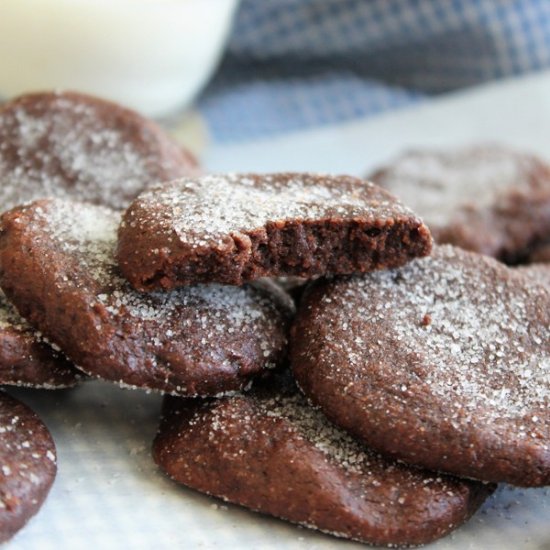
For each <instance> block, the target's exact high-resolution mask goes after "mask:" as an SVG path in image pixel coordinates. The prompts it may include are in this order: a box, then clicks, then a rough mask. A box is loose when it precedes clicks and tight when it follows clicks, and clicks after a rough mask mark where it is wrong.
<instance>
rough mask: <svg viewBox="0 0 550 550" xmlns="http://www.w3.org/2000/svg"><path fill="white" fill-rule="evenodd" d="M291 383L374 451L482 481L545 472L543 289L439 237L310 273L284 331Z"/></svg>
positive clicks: (548, 410)
mask: <svg viewBox="0 0 550 550" xmlns="http://www.w3.org/2000/svg"><path fill="white" fill-rule="evenodd" d="M291 361H292V366H293V370H294V373H295V376H296V378H297V381H298V384H299V385H300V387H301V388H302V389H303V391H304V392H305V393H306V395H308V396H309V397H310V398H311V399H312V400H313V401H314V402H315V403H316V404H318V405H319V406H320V407H321V408H322V409H323V411H324V412H325V413H326V414H327V416H328V417H329V418H330V419H331V420H332V421H333V422H334V423H336V424H338V425H339V426H341V427H343V428H345V429H347V430H348V431H349V432H350V433H352V434H355V435H356V436H358V437H360V438H362V439H363V440H364V441H365V442H366V443H367V444H369V445H370V446H372V447H373V448H375V449H377V450H378V451H380V452H383V453H385V454H388V455H390V456H393V457H395V458H399V459H402V460H404V461H406V462H409V463H411V464H417V465H419V466H423V467H425V468H429V469H433V470H439V471H446V472H450V473H454V474H456V475H461V476H466V477H472V478H476V479H481V480H485V481H506V482H508V483H512V484H515V485H524V486H541V485H547V484H549V483H550V293H548V292H547V291H546V290H545V289H544V288H543V287H542V286H540V285H536V284H532V283H531V282H530V281H528V280H527V279H526V278H525V277H523V276H521V274H520V273H519V272H516V271H515V270H514V269H511V268H508V267H506V266H504V265H503V264H500V263H499V262H497V261H496V260H494V259H492V258H488V257H486V256H481V255H478V254H474V253H471V252H466V251H464V250H461V249H459V248H454V247H452V246H439V247H436V248H435V249H434V252H433V255H432V256H431V257H429V258H425V259H421V260H415V261H414V262H411V263H410V264H409V265H407V266H405V267H403V268H401V269H396V270H392V271H384V272H377V273H374V274H368V275H363V276H356V277H348V278H340V279H334V280H331V281H320V282H318V283H317V284H316V285H315V286H314V287H313V288H312V289H311V290H310V292H309V293H308V294H307V295H306V296H304V297H303V299H302V301H301V305H300V308H299V311H298V315H297V318H296V322H295V325H294V326H293V329H292V333H291Z"/></svg>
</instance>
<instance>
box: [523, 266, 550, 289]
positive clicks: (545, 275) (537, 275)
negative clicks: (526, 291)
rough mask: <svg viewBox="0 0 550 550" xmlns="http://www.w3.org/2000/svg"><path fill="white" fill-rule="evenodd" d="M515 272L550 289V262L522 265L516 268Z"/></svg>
mask: <svg viewBox="0 0 550 550" xmlns="http://www.w3.org/2000/svg"><path fill="white" fill-rule="evenodd" d="M516 272H517V273H519V274H520V275H521V276H522V277H525V278H527V279H528V280H530V281H532V282H533V283H536V284H539V285H542V286H543V287H545V288H546V289H548V290H549V291H550V264H547V263H534V264H529V265H522V266H519V267H517V268H516Z"/></svg>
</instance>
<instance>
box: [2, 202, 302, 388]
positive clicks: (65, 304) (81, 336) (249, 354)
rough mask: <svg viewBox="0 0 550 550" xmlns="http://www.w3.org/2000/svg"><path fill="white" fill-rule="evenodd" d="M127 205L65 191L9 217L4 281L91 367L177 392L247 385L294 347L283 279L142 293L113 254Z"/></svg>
mask: <svg viewBox="0 0 550 550" xmlns="http://www.w3.org/2000/svg"><path fill="white" fill-rule="evenodd" d="M119 223H120V215H119V214H118V213H116V212H115V211H113V210H109V209H107V208H102V207H98V206H93V205H89V204H84V203H74V202H71V201H64V200H59V199H51V200H43V201H37V202H35V203H32V204H31V205H28V206H24V207H19V208H16V209H14V210H11V211H10V212H8V213H6V214H4V215H3V217H2V226H1V231H0V284H1V286H2V288H3V289H4V291H5V292H6V295H7V296H8V297H9V298H10V299H11V300H12V301H13V303H14V304H15V305H16V307H17V308H18V310H19V311H20V312H21V314H22V315H24V316H25V317H26V318H28V319H29V320H30V322H31V323H32V324H33V325H34V326H36V327H38V328H39V329H40V330H41V331H42V332H43V333H44V335H46V337H47V338H48V339H50V340H51V341H52V342H55V343H56V344H57V345H59V346H60V347H61V349H63V351H64V352H66V354H67V355H68V356H69V357H70V358H71V359H72V360H73V361H74V362H75V363H76V364H77V365H78V366H79V368H82V369H83V370H84V371H85V372H87V373H89V374H92V375H94V376H98V377H100V378H104V379H106V380H112V381H115V382H119V383H121V384H124V385H130V386H137V387H143V388H150V389H156V390H161V391H164V392H167V393H173V394H178V395H213V394H218V393H220V392H225V391H231V390H238V389H242V388H243V387H245V386H246V385H247V384H248V383H249V381H250V379H251V378H252V377H253V376H255V375H257V374H259V373H261V372H262V371H263V370H264V369H265V368H269V367H273V366H276V365H277V364H279V363H281V362H282V361H283V359H284V357H285V355H286V342H287V338H286V334H287V326H288V322H289V318H290V315H291V313H292V310H293V306H292V303H291V300H290V298H289V297H288V296H287V295H286V294H285V293H284V292H283V291H282V290H281V289H279V288H277V287H275V286H274V285H273V286H272V287H269V288H268V287H266V286H263V287H260V286H254V287H252V286H248V287H243V288H237V287H226V286H220V285H204V286H196V287H189V288H186V289H183V290H181V291H174V292H160V293H151V294H147V295H144V294H140V293H139V292H136V291H134V290H133V289H132V288H131V287H130V285H129V284H128V283H127V282H126V281H125V280H124V279H123V278H122V277H121V276H120V274H119V271H118V268H117V267H116V263H115V259H114V248H115V244H116V230H117V227H118V224H119Z"/></svg>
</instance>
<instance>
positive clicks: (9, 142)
mask: <svg viewBox="0 0 550 550" xmlns="http://www.w3.org/2000/svg"><path fill="white" fill-rule="evenodd" d="M195 168H196V163H195V161H194V160H193V159H192V157H191V156H190V155H189V153H187V152H186V151H184V150H183V149H182V148H181V147H180V146H179V145H178V144H176V143H175V142H174V141H172V140H171V139H170V138H169V137H168V136H167V135H166V134H165V133H164V132H163V131H162V130H161V129H160V128H159V127H158V126H157V125H156V124H154V123H153V122H151V121H149V120H147V119H144V118H143V117H141V116H140V115H138V114H137V113H135V112H133V111H129V110H128V109H125V108H123V107H120V106H118V105H115V104H113V103H110V102H107V101H103V100H100V99H97V98H94V97H90V96H85V95H82V94H77V93H73V92H64V93H38V94H30V95H26V96H22V97H20V98H18V99H15V100H14V101H11V102H9V103H6V104H5V105H4V106H2V107H1V108H0V181H1V186H0V211H5V210H8V209H10V208H12V207H14V206H16V205H18V204H21V203H24V202H28V201H31V200H34V199H38V198H44V197H47V196H53V197H73V198H79V199H80V200H87V201H90V202H94V203H98V204H105V205H109V206H112V207H115V208H123V207H126V206H127V204H128V203H129V202H130V201H131V200H132V199H133V198H134V197H135V196H136V195H137V194H138V193H139V192H140V191H142V190H143V189H144V188H145V187H146V186H147V185H149V184H151V183H153V182H156V181H161V180H166V179H172V178H175V177H177V176H181V175H186V174H190V173H193V172H194V171H195ZM34 334H35V331H34V330H33V329H32V328H31V327H30V326H29V325H28V324H27V323H26V322H25V321H24V320H23V319H22V318H21V317H20V316H19V315H18V314H17V313H16V312H15V311H14V310H13V308H11V307H10V306H9V304H8V302H7V300H6V298H5V296H4V294H3V293H2V292H1V291H0V344H1V345H0V384H16V385H27V386H33V387H49V388H53V387H66V386H69V385H73V384H74V383H75V382H76V371H75V370H74V369H73V368H72V367H71V366H70V365H69V364H68V361H67V360H66V359H65V358H63V357H62V356H60V354H59V353H58V352H56V351H54V350H50V349H49V348H48V346H47V344H46V343H44V342H43V341H41V338H38V340H35V338H34Z"/></svg>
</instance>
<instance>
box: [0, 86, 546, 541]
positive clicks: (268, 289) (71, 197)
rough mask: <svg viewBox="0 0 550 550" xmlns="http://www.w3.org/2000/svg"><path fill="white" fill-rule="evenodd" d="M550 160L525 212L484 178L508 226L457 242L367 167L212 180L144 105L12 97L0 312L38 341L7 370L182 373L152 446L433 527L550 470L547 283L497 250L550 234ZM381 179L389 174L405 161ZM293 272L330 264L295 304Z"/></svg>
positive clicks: (394, 525) (341, 514)
mask: <svg viewBox="0 0 550 550" xmlns="http://www.w3.org/2000/svg"><path fill="white" fill-rule="evenodd" d="M483 155H489V156H490V153H486V152H484V153H483ZM483 155H482V156H483ZM513 155H514V154H513V153H512V154H511V155H509V156H506V155H505V156H506V158H507V159H509V158H511V159H512V160H511V162H512V163H515V162H518V163H519V162H520V161H519V160H518V158H520V159H521V162H523V160H524V157H522V156H517V157H514V156H513ZM468 158H469V157H468ZM506 162H508V160H507V161H506ZM537 163H539V161H536V162H535V161H533V164H530V163H527V165H528V166H529V167H530V168H532V177H531V175H530V176H529V177H528V178H526V181H528V182H529V183H528V186H532V188H533V189H534V188H536V189H537V191H540V193H539V194H538V195H537V196H536V198H534V199H533V196H532V194H530V192H531V191H532V190H533V189H532V188H531V187H528V186H527V187H528V190H529V192H528V191H525V197H523V195H521V193H520V192H518V194H517V195H515V197H516V199H515V202H514V201H512V202H513V203H514V206H517V207H518V208H517V210H518V212H519V211H521V212H523V213H525V216H524V219H521V220H520V215H519V214H517V213H510V212H509V211H508V210H507V209H505V208H503V207H502V204H501V203H498V204H496V203H492V202H491V201H492V200H493V199H492V198H490V197H492V196H493V195H495V194H496V195H497V196H498V197H501V196H504V195H506V194H507V193H509V194H510V193H511V194H512V195H513V193H512V192H511V191H509V189H508V187H512V186H513V182H512V183H508V184H506V185H508V187H506V185H504V184H502V183H501V180H502V178H501V176H500V175H498V177H496V181H497V184H495V189H497V188H498V189H497V190H496V191H494V190H492V189H486V188H484V190H483V191H484V197H485V195H487V197H489V196H490V197H489V198H487V197H485V199H486V200H485V199H484V201H485V202H484V203H483V208H487V209H489V208H490V209H491V216H492V217H493V218H494V220H495V222H494V224H493V225H492V226H491V229H494V234H489V233H488V230H487V229H486V228H485V227H483V228H482V229H480V228H481V227H482V225H481V222H479V224H478V225H477V226H475V227H476V229H475V230H472V231H471V232H470V233H469V236H470V237H471V236H472V235H475V234H479V238H480V239H481V241H482V242H483V243H484V246H483V247H480V248H479V249H478V251H477V252H472V251H471V249H472V248H473V247H472V246H467V245H465V244H464V243H463V242H458V241H456V242H455V241H453V240H451V239H445V238H444V237H443V236H442V235H444V234H445V233H444V231H443V230H440V228H441V226H442V225H443V224H438V225H436V224H435V223H434V227H437V230H436V232H435V236H436V238H437V240H438V243H445V242H452V243H453V244H452V245H449V244H437V245H433V243H432V236H431V233H430V230H429V229H428V227H427V226H426V225H425V223H424V222H423V221H422V220H421V219H420V218H419V217H418V216H417V215H415V214H414V213H413V212H412V211H411V210H409V208H407V207H406V206H404V205H403V204H402V203H401V202H399V200H397V199H396V198H395V197H394V196H393V195H391V194H390V193H389V192H388V191H386V190H384V189H382V188H381V187H378V186H377V185H375V184H373V183H370V182H368V181H366V180H362V179H358V178H353V177H349V176H337V177H336V176H322V175H313V174H302V173H281V174H269V175H258V174H230V175H203V176H200V175H198V173H197V166H196V165H195V164H194V163H193V161H192V159H191V157H190V156H189V154H187V153H186V152H184V151H182V150H181V148H180V147H179V146H177V145H176V144H174V143H173V142H171V140H170V139H169V138H168V137H166V136H165V135H164V134H162V131H161V130H160V129H159V128H158V127H156V126H154V125H152V124H151V123H150V122H149V121H144V120H143V119H141V118H140V117H138V115H136V114H135V113H130V112H129V111H126V110H125V109H122V108H120V107H118V106H115V105H112V104H106V103H104V102H100V101H99V100H97V99H94V98H89V97H85V96H80V95H77V94H41V95H34V96H27V97H25V98H22V99H20V100H17V101H15V102H13V103H11V104H9V105H8V106H6V107H4V109H3V110H2V111H0V178H2V181H3V182H7V191H2V192H1V193H2V195H0V196H2V197H3V199H2V204H3V205H4V206H6V207H13V208H12V209H11V210H9V211H8V212H6V213H5V214H4V215H3V216H2V221H1V226H0V285H1V287H2V289H3V291H4V292H5V295H6V297H7V298H6V299H5V305H4V306H3V307H4V309H5V311H6V314H5V315H4V318H5V319H6V320H5V321H3V322H2V325H0V328H2V330H3V331H4V332H5V333H6V334H7V333H10V334H11V333H17V334H20V335H24V337H25V338H26V340H25V341H26V342H27V343H28V345H27V347H23V346H22V345H21V347H20V348H17V347H16V348H15V352H14V353H19V355H20V357H19V358H18V357H17V356H13V357H15V358H16V359H17V358H18V359H19V363H20V364H21V365H22V367H21V368H20V369H19V370H20V371H21V373H19V374H17V376H14V377H13V378H12V379H11V382H14V383H18V384H23V383H24V384H25V385H35V386H36V385H41V386H48V387H51V386H55V385H65V386H66V385H69V384H71V383H75V382H76V380H77V379H78V377H80V376H86V375H87V376H89V377H96V378H101V379H104V380H109V381H112V382H115V383H117V384H119V385H121V386H123V387H132V388H140V389H145V390H154V391H160V392H163V393H164V394H167V395H166V397H165V402H164V408H163V415H162V420H161V424H160V428H159V432H158V434H157V437H156V439H155V442H154V444H153V455H154V459H155V461H156V462H157V464H158V465H159V466H160V468H161V469H163V470H164V471H165V472H166V473H167V474H168V475H169V476H171V477H172V478H173V479H175V480H176V481H178V482H181V483H183V484H185V485H187V486H189V487H192V488H194V489H197V490H199V491H202V492H205V493H208V494H211V495H214V496H216V497H219V498H222V499H225V500H227V501H230V502H235V503H238V504H241V505H244V506H247V507H249V508H251V509H252V510H257V511H260V512H264V513H267V514H271V515H274V516H276V517H280V518H283V519H287V520H289V521H292V522H294V523H299V524H302V525H305V526H308V527H312V528H316V529H319V530H321V531H324V532H327V533H331V534H334V535H337V536H341V537H345V538H350V539H354V540H358V541H363V542H367V543H370V544H381V545H417V544H423V543H427V542H430V541H432V540H435V539H437V538H439V537H441V536H443V535H445V534H447V533H449V532H450V531H452V530H453V529H454V528H456V527H457V526H459V525H460V524H462V523H463V522H464V521H466V520H467V519H468V518H469V517H470V516H471V515H472V514H473V513H474V512H475V511H476V509H477V508H478V507H479V506H480V505H481V503H482V502H483V501H484V499H485V498H486V497H487V496H488V495H490V494H491V492H492V491H493V490H494V487H495V483H498V482H507V483H512V484H516V485H520V486H542V485H548V484H550V422H549V420H550V418H549V416H550V415H549V410H550V407H549V405H550V339H549V336H550V317H549V316H550V307H549V306H550V292H549V291H548V288H549V287H548V284H547V283H546V282H545V281H546V280H545V279H544V277H545V275H540V273H538V272H537V274H535V271H534V270H533V268H521V269H518V268H511V267H508V266H506V265H504V264H503V263H501V262H500V261H499V260H497V259H494V258H490V257H488V256H487V255H482V254H480V253H479V252H481V253H484V254H493V255H494V256H498V258H499V259H500V260H503V259H504V260H507V261H511V260H514V261H516V260H518V259H519V258H524V257H527V256H528V254H530V253H531V250H534V249H535V248H536V247H538V243H539V242H540V243H543V242H544V239H545V238H546V237H547V236H548V235H550V170H548V169H547V168H546V167H545V166H544V165H543V164H542V163H539V164H537ZM428 164H429V163H428ZM434 172H437V170H434ZM487 172H491V170H487ZM426 173H428V171H427V172H426ZM491 173H492V172H491ZM530 174H531V173H530ZM375 176H376V178H375V179H377V180H379V181H380V182H381V183H382V184H383V185H384V186H385V187H388V188H392V185H391V184H390V183H388V182H389V181H390V180H391V179H392V176H391V174H390V170H389V169H385V170H382V171H380V172H379V173H378V174H376V175H375ZM421 176H422V174H421ZM491 177H493V176H491ZM400 178H401V176H400V175H399V176H395V177H394V178H393V179H394V180H395V181H398V180H399V181H401V180H400ZM519 179H521V178H520V177H519V176H518V175H517V174H515V173H514V181H517V180H519ZM382 180H383V181H382ZM404 180H408V181H410V182H411V185H415V183H414V177H412V176H411V177H409V176H407V177H404ZM157 182H164V183H157ZM3 185H4V183H3ZM453 185H454V186H455V188H456V185H459V184H453ZM477 185H478V186H479V185H482V184H477ZM415 187H417V188H418V195H419V196H420V195H421V192H422V189H423V186H422V185H415ZM426 187H429V186H426ZM434 188H435V186H434ZM503 188H505V189H503ZM394 191H395V190H394ZM397 192H398V193H400V194H402V195H405V193H401V192H400V191H397ZM442 195H443V193H442ZM455 195H456V197H460V196H459V195H458V194H457V193H456V192H455ZM520 195H521V196H522V200H521V201H520V200H519V199H518V198H517V197H519V196H520ZM411 196H412V197H415V193H414V192H411ZM444 196H445V197H447V195H444ZM506 196H508V195H506ZM456 197H455V198H456ZM523 198H525V200H523ZM35 199H36V200H35ZM528 199H529V200H530V199H533V200H532V204H531V203H528ZM419 200H420V205H421V207H419V211H420V212H421V213H422V214H423V212H422V204H423V203H422V199H419ZM429 200H431V199H429ZM429 200H428V199H426V201H425V202H429ZM544 200H546V203H544V204H543V201H544ZM28 201H33V202H28ZM457 202H458V203H460V201H457ZM489 203H490V204H489ZM535 206H536V208H535ZM520 207H521V208H520ZM430 208H433V209H434V212H436V213H439V214H442V216H440V218H445V217H446V219H449V220H451V221H452V223H450V224H449V225H450V226H451V225H453V224H454V225H453V226H456V227H458V228H459V229H462V230H463V233H466V232H467V231H466V230H469V229H471V227H473V226H474V224H473V222H471V223H470V222H468V221H467V222H462V223H463V224H464V223H465V225H461V224H460V223H459V222H457V221H456V219H460V220H462V219H463V218H464V217H465V216H466V214H464V212H467V213H469V214H472V216H474V217H475V214H476V213H475V212H473V209H472V208H470V207H467V206H466V207H464V208H463V209H462V210H461V209H460V208H461V207H460V208H459V207H457V208H456V209H454V210H453V212H451V208H450V207H448V204H447V202H446V199H445V204H444V207H438V206H437V205H433V204H431V203H430ZM438 210H441V212H437V211H438ZM535 210H536V213H537V215H536V216H535V213H534V212H535ZM504 211H506V215H502V216H500V218H499V215H500V214H501V213H502V212H504ZM456 212H458V214H457V216H456V219H455V218H454V217H453V216H454V214H455V213H456ZM547 212H548V213H549V215H548V216H545V214H546V213H547ZM423 215H424V214H423ZM461 216H462V217H461ZM487 216H488V215H487V214H485V213H481V214H479V216H478V219H479V220H482V221H483V220H485V218H486V217H487ZM506 216H508V217H506ZM426 218H428V216H427V215H426ZM547 218H548V219H547ZM527 220H529V223H528V221H527ZM517 224H522V225H523V226H529V227H528V228H526V229H525V231H526V232H528V231H530V233H529V235H528V236H526V237H525V238H524V239H523V240H522V239H521V238H520V237H519V230H517ZM545 224H546V225H545ZM487 226H489V223H487ZM430 227H431V226H430ZM449 231H450V229H449ZM499 231H500V233H499ZM455 233H456V232H455ZM456 234H460V232H458V233H456ZM486 243H491V246H489V245H488V244H486ZM454 245H457V246H454ZM516 245H517V248H514V246H516ZM459 246H462V248H459ZM465 248H469V249H470V251H466V250H465ZM519 248H521V251H520V250H519ZM539 271H540V270H539ZM280 278H299V279H300V280H306V281H311V282H310V283H309V284H308V285H307V287H306V289H305V291H304V292H303V294H302V293H299V294H301V296H300V300H299V302H298V303H297V304H295V303H294V302H293V300H292V299H291V297H290V296H289V295H288V294H287V293H286V292H285V291H284V290H283V288H282V286H281V285H280V284H279V280H280ZM297 295H298V293H297ZM11 304H13V306H15V308H16V310H17V313H16V312H15V310H14V309H13V306H12V305H11ZM19 315H21V316H22V317H19ZM23 319H25V320H23ZM1 337H4V336H3V335H2V336H1ZM33 346H34V347H33ZM38 347H39V348H40V353H41V354H42V355H43V356H44V359H42V360H41V359H40V357H42V356H41V355H40V354H39V353H38V351H36V353H34V354H33V353H31V351H30V350H31V349H32V350H34V349H35V348H38ZM18 350H19V351H18ZM12 351H13V350H12ZM1 360H2V361H4V362H5V363H6V364H8V363H9V364H11V363H14V364H15V363H16V361H15V360H14V359H13V358H12V359H9V358H8V359H5V360H4V359H3V358H2V359H1ZM73 365H74V366H73ZM58 371H59V373H60V374H59V378H57V376H58ZM76 372H78V373H82V374H75V373H76ZM57 380H59V382H57ZM0 381H1V382H2V383H9V382H10V380H8V381H7V382H5V381H4V379H2V380H0ZM5 399H6V408H7V407H12V408H13V407H16V406H20V405H17V404H15V403H12V402H11V401H10V398H8V397H7V396H6V397H5ZM2 414H4V413H3V410H2ZM11 414H17V415H19V413H11ZM29 414H32V413H29ZM19 416H20V415H19ZM5 417H6V419H5V420H4V416H1V417H0V429H2V427H3V426H7V425H8V424H9V423H10V420H9V418H10V417H9V414H8V413H6V415H5ZM33 421H34V422H37V421H38V420H37V419H33ZM15 424H16V423H15ZM15 424H14V425H15ZM12 431H13V434H14V435H13V437H14V438H16V437H18V438H20V437H21V436H20V432H18V431H17V430H16V428H14V429H13V430H12ZM46 434H47V432H46ZM35 439H36V444H39V443H40V444H42V443H41V439H40V438H39V437H37V438H35ZM43 439H44V440H47V435H44V437H43ZM18 441H19V439H15V443H14V444H13V445H14V447H13V448H14V449H15V448H16V449H17V452H18V453H20V452H22V450H23V449H24V448H25V446H24V445H21V444H19V443H18ZM48 441H49V445H50V446H49V447H46V446H44V451H43V456H44V457H48V456H49V457H50V458H52V457H53V459H52V460H50V463H54V459H55V455H54V454H53V452H54V451H53V450H52V443H51V439H50V440H48ZM44 445H45V444H44ZM0 452H2V453H6V456H5V457H2V458H4V463H7V462H6V461H9V460H11V461H12V462H13V461H14V460H19V458H18V455H16V453H15V451H14V450H13V449H12V448H11V447H10V448H7V449H2V450H1V451H0ZM29 452H30V451H29ZM48 453H50V454H49V455H48ZM35 454H37V455H39V456H42V454H40V453H35ZM33 456H34V455H33ZM49 466H50V470H49V471H50V476H49V477H48V479H47V483H46V482H45V483H44V487H46V488H45V489H42V492H41V494H40V495H41V496H40V498H44V496H45V494H46V493H47V487H48V483H49V484H51V481H52V480H53V474H52V473H51V470H52V467H51V464H50V465H49ZM10 473H11V472H8V474H6V472H4V474H6V475H5V476H4V477H2V476H1V475H0V495H3V494H4V492H5V489H4V487H8V489H9V485H8V482H9V479H10V477H9V474H10ZM44 477H46V476H44ZM23 485H24V484H21V486H23ZM16 496H17V498H20V499H23V497H21V496H18V495H16ZM33 498H34V499H35V501H36V502H38V499H37V497H33ZM2 499H3V500H2ZM2 502H4V503H5V502H6V500H5V499H4V497H2V496H0V504H1V503H2ZM37 508H38V504H37V505H36V506H35V507H34V508H33V509H32V510H29V511H28V512H25V513H26V516H25V518H26V517H28V516H29V515H30V514H32V513H34V512H35V511H36V509H37ZM6 510H7V512H6ZM10 513H11V508H10V506H7V505H6V504H4V506H3V507H2V506H0V540H2V538H4V539H5V538H7V537H8V536H10V534H11V533H13V532H14V531H15V530H16V529H17V528H18V527H19V526H20V525H22V523H23V522H24V519H21V518H23V516H24V514H22V513H20V514H19V515H18V516H17V518H16V519H14V518H15V514H13V513H11V515H10ZM6 518H7V519H6ZM4 526H6V527H4Z"/></svg>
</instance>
